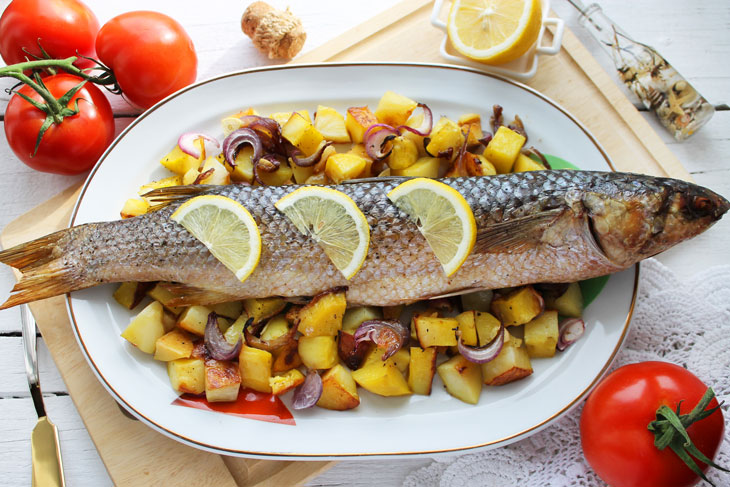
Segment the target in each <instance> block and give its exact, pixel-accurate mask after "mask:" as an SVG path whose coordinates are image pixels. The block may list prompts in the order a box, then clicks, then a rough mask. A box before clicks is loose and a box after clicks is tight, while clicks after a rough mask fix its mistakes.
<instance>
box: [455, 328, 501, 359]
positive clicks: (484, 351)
mask: <svg viewBox="0 0 730 487" xmlns="http://www.w3.org/2000/svg"><path fill="white" fill-rule="evenodd" d="M456 338H457V339H458V340H459V342H458V344H457V347H458V349H459V353H460V354H461V355H462V356H463V357H464V358H465V359H467V360H468V361H469V362H473V363H475V364H486V363H487V362H491V361H492V360H494V359H495V358H497V355H499V352H501V351H502V347H503V346H504V325H503V324H501V323H500V325H499V331H497V336H495V337H494V338H492V341H490V342H489V343H487V344H486V345H483V346H481V347H471V346H469V345H465V344H464V342H462V341H461V331H459V330H457V331H456Z"/></svg>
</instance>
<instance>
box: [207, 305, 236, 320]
mask: <svg viewBox="0 0 730 487" xmlns="http://www.w3.org/2000/svg"><path fill="white" fill-rule="evenodd" d="M210 309H211V310H213V311H214V312H215V314H217V315H218V316H224V317H226V318H230V319H232V320H235V319H236V318H238V317H239V316H241V313H243V302H241V301H229V302H227V303H218V304H212V305H210Z"/></svg>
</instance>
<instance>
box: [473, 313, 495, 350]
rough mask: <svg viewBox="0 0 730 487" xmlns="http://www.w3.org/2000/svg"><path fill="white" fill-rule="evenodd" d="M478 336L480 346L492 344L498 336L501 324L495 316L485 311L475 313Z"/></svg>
mask: <svg viewBox="0 0 730 487" xmlns="http://www.w3.org/2000/svg"><path fill="white" fill-rule="evenodd" d="M474 318H475V324H476V328H477V335H478V336H479V346H480V347H483V346H484V345H486V344H487V343H489V342H491V341H492V340H493V339H494V337H496V336H497V332H498V331H499V326H500V322H499V320H498V319H497V318H495V317H494V316H493V315H491V314H489V313H486V312H484V311H477V312H475V313H474Z"/></svg>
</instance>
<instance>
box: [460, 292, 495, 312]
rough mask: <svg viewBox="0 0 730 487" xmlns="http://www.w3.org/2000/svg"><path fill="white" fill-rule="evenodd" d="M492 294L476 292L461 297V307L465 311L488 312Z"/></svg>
mask: <svg viewBox="0 0 730 487" xmlns="http://www.w3.org/2000/svg"><path fill="white" fill-rule="evenodd" d="M493 297H494V294H493V293H492V291H476V292H473V293H469V294H462V295H461V307H462V308H463V309H465V310H468V309H472V310H475V311H489V305H490V304H492V298H493Z"/></svg>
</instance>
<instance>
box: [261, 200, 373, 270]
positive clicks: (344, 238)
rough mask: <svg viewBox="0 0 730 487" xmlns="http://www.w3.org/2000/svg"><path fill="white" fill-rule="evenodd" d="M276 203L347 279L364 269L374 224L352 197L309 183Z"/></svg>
mask: <svg viewBox="0 0 730 487" xmlns="http://www.w3.org/2000/svg"><path fill="white" fill-rule="evenodd" d="M274 206H276V208H277V209H278V210H279V211H281V212H282V213H284V215H286V216H287V218H289V220H291V222H292V223H293V224H294V226H296V227H297V229H298V230H299V231H300V232H302V233H303V234H305V235H309V236H310V237H312V238H313V239H314V240H315V241H316V242H317V243H318V244H319V245H320V246H321V247H322V249H323V250H324V253H325V254H327V257H329V258H330V260H331V261H332V263H333V264H334V265H335V267H336V268H337V269H338V270H339V271H340V272H341V273H342V275H343V276H345V279H348V280H349V279H350V278H352V276H354V275H355V274H356V273H357V271H359V270H360V268H361V267H362V264H363V262H365V257H366V256H367V254H368V247H369V246H370V227H369V226H368V221H367V219H365V215H363V214H362V212H361V211H360V209H359V208H358V207H357V205H356V204H355V202H354V201H352V198H350V197H349V196H347V195H346V194H345V193H342V192H340V191H336V190H334V189H330V188H323V187H320V186H305V187H303V188H299V189H297V190H295V191H293V192H291V193H289V194H288V195H286V196H284V197H283V198H281V199H280V200H279V201H277V202H276V204H275V205H274Z"/></svg>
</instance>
